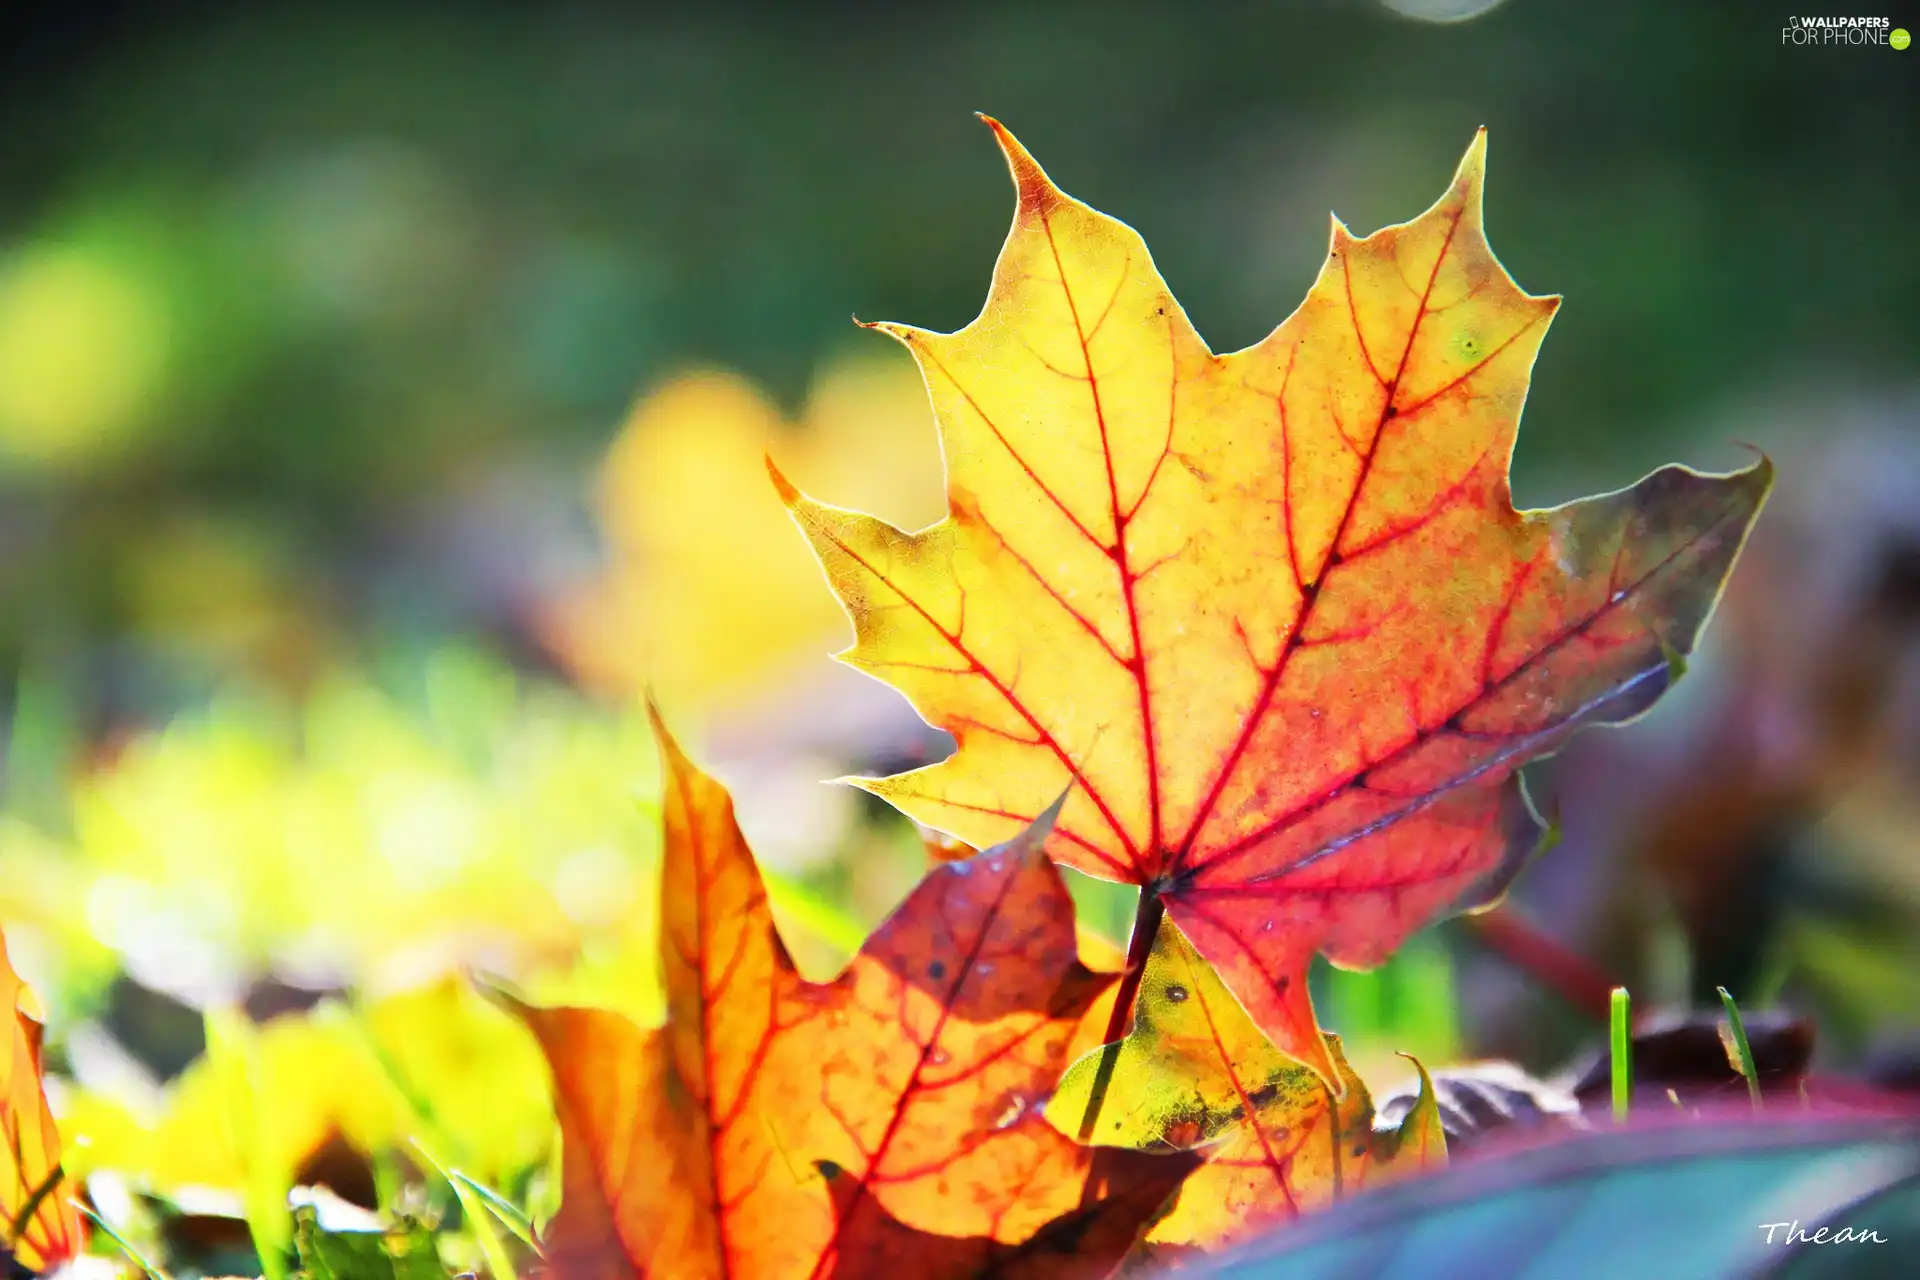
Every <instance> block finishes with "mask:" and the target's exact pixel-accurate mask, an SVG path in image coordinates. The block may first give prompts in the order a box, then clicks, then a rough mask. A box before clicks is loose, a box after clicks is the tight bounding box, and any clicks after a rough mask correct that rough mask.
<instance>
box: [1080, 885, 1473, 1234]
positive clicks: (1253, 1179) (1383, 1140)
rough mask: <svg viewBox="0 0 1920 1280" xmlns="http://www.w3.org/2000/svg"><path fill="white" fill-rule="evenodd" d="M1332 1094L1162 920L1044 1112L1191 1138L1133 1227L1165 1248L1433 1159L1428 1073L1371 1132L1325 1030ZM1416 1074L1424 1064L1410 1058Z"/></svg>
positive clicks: (1441, 1150) (1111, 1131)
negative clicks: (1158, 1213)
mask: <svg viewBox="0 0 1920 1280" xmlns="http://www.w3.org/2000/svg"><path fill="white" fill-rule="evenodd" d="M1327 1046H1328V1057H1329V1059H1330V1060H1331V1061H1332V1062H1333V1064H1334V1067H1335V1070H1336V1071H1337V1072H1338V1076H1339V1079H1340V1081H1341V1082H1342V1084H1343V1085H1344V1090H1343V1092H1342V1093H1341V1095H1340V1096H1338V1097H1336V1096H1335V1095H1334V1093H1333V1091H1331V1090H1329V1089H1328V1088H1327V1086H1326V1085H1325V1084H1324V1083H1323V1082H1322V1081H1321V1079H1320V1077H1319V1076H1318V1075H1317V1074H1316V1073H1315V1072H1314V1071H1313V1070H1312V1069H1310V1068H1308V1067H1304V1066H1302V1065H1301V1064H1300V1063H1298V1062H1296V1061H1294V1060H1293V1059H1292V1058H1290V1057H1288V1056H1287V1055H1285V1054H1283V1053H1281V1052H1280V1051H1279V1050H1278V1049H1276V1048H1274V1046H1273V1045H1272V1044H1271V1043H1270V1042H1268V1040H1267V1038H1266V1037H1265V1036H1263V1035H1262V1034H1261V1033H1260V1029H1259V1028H1258V1027H1256V1026H1255V1025H1254V1024H1253V1020H1252V1019H1251V1018H1250V1017H1248V1016H1247V1013H1246V1011H1245V1010H1244V1009H1242V1008H1241V1007H1240V1004H1239V1002H1238V1001H1236V1000H1235V999H1234V998H1233V995H1232V994H1231V993H1230V992H1229V991H1228V990H1227V989H1226V987H1225V986H1224V985H1223V984H1222V983H1221V981H1220V978H1219V976H1218V975H1217V974H1215V973H1214V971H1213V969H1212V968H1211V967H1210V966H1209V965H1208V964H1207V963H1206V961H1204V960H1202V959H1200V957H1199V956H1198V955H1197V954H1195V952H1194V950H1193V947H1192V945H1191V944H1190V943H1188V942H1187V940H1186V939H1185V938H1183V937H1182V936H1181V935H1180V931H1179V929H1178V928H1177V927H1176V926H1175V925H1174V924H1173V922H1172V921H1163V922H1162V923H1161V925H1160V931H1159V936H1158V937H1157V938H1155V940H1154V945H1153V950H1152V951H1151V952H1150V953H1149V954H1148V956H1147V961H1146V966H1145V973H1144V975H1143V977H1142V979H1141V983H1140V995H1139V1003H1138V1004H1137V1005H1136V1006H1135V1010H1134V1021H1133V1030H1132V1032H1131V1033H1130V1034H1129V1035H1128V1036H1127V1038H1126V1039H1125V1040H1122V1041H1120V1042H1118V1043H1117V1044H1112V1045H1106V1046H1103V1047H1102V1048H1100V1049H1096V1050H1095V1051H1093V1052H1092V1053H1089V1054H1087V1055H1086V1056H1085V1057H1083V1058H1081V1059H1080V1060H1079V1061H1078V1062H1076V1063H1074V1064H1073V1066H1072V1067H1070V1068H1069V1069H1068V1070H1067V1073H1066V1074H1065V1075H1064V1076H1063V1077H1061V1080H1060V1087H1059V1089H1058V1090H1057V1091H1056V1092H1055V1094H1054V1097H1053V1100H1052V1101H1051V1102H1050V1103H1049V1104H1048V1106H1047V1119H1048V1120H1049V1121H1051V1122H1052V1123H1053V1124H1054V1125H1055V1126H1056V1127H1057V1128H1059V1129H1060V1130H1062V1131H1063V1132H1065V1133H1068V1134H1072V1135H1074V1136H1075V1137H1077V1138H1078V1139H1079V1140H1080V1141H1083V1142H1091V1143H1096V1144H1099V1145H1101V1146H1111V1147H1123V1148H1130V1149H1135V1150H1141V1151H1166V1150H1178V1151H1186V1150H1199V1151H1202V1152H1204V1153H1205V1155H1206V1163H1205V1164H1203V1165H1201V1166H1200V1168H1198V1169H1197V1170H1195V1171H1194V1172H1193V1173H1192V1174H1191V1175H1190V1176H1189V1177H1188V1178H1187V1179H1186V1181H1185V1182H1184V1183H1183V1184H1182V1185H1181V1187H1180V1191H1179V1194H1178V1198H1177V1199H1176V1200H1175V1202H1174V1203H1173V1204H1172V1206H1171V1207H1170V1208H1169V1210H1168V1211H1167V1213H1166V1214H1165V1215H1164V1216H1163V1217H1161V1218H1160V1219H1159V1220H1158V1221H1156V1222H1155V1223H1154V1224H1153V1226H1152V1227H1151V1228H1150V1229H1149V1230H1148V1232H1147V1234H1146V1244H1147V1246H1148V1247H1149V1249H1150V1250H1157V1251H1158V1252H1159V1253H1160V1255H1161V1257H1160V1258H1159V1260H1160V1261H1163V1262H1164V1261H1166V1260H1168V1258H1167V1251H1168V1250H1169V1249H1172V1250H1174V1251H1175V1252H1176V1253H1177V1252H1178V1251H1182V1250H1188V1249H1201V1250H1208V1251H1211V1250H1214V1249H1217V1248H1219V1247H1220V1246H1221V1245H1223V1244H1227V1243H1231V1242H1232V1241H1234V1240H1237V1239H1240V1238H1243V1237H1245V1236H1246V1235H1248V1234H1250V1233H1252V1232H1255V1231H1258V1230H1259V1229H1261V1228H1262V1227H1265V1226H1268V1225H1271V1224H1273V1223H1275V1222H1280V1221H1284V1220H1287V1219H1291V1218H1295V1217H1298V1216H1300V1215H1301V1214H1304V1213H1310V1212H1312V1211H1313V1210H1315V1209H1318V1208H1321V1207H1322V1206H1324V1205H1326V1204H1329V1203H1331V1202H1332V1201H1334V1200H1336V1199H1338V1198H1340V1197H1341V1196H1343V1195H1346V1194H1350V1193H1352V1192H1353V1191H1356V1190H1358V1189H1359V1188H1361V1187H1362V1186H1364V1185H1366V1184H1367V1183H1368V1182H1369V1181H1377V1180H1379V1178H1380V1177H1381V1176H1382V1173H1383V1172H1384V1171H1388V1170H1390V1171H1391V1172H1392V1173H1393V1174H1395V1175H1398V1174H1400V1173H1404V1172H1408V1171H1418V1170H1420V1169H1424V1168H1429V1167H1438V1166H1439V1165H1442V1164H1444V1163H1445V1161H1446V1137H1445V1135H1444V1134H1443V1133H1442V1132H1441V1130H1440V1124H1439V1120H1440V1116H1439V1110H1438V1108H1437V1106H1436V1105H1435V1103H1434V1099H1433V1090H1432V1086H1431V1084H1426V1085H1425V1087H1424V1088H1423V1091H1422V1094H1421V1098H1420V1101H1419V1102H1417V1103H1416V1104H1415V1105H1414V1106H1413V1108H1412V1109H1411V1110H1410V1111H1409V1113H1408V1115H1407V1118H1406V1119H1405V1121H1404V1122H1403V1123H1402V1125H1401V1126H1400V1127H1399V1128H1397V1129H1391V1130H1385V1131H1381V1132H1376V1131H1375V1130H1374V1128H1373V1121H1374V1115H1373V1104H1372V1102H1371V1101H1370V1100H1369V1097H1368V1094H1367V1088H1366V1086H1365V1085H1364V1084H1363V1083H1362V1082H1361V1081H1360V1078H1359V1077H1358V1076H1357V1075H1355V1074H1354V1072H1353V1070H1352V1068H1351V1067H1349V1066H1348V1065H1347V1060H1346V1058H1345V1056H1344V1055H1343V1054H1342V1053H1341V1051H1340V1042H1339V1038H1338V1037H1337V1036H1328V1037H1327ZM1421 1078H1422V1080H1423V1081H1425V1078H1426V1072H1425V1070H1424V1069H1422V1071H1421Z"/></svg>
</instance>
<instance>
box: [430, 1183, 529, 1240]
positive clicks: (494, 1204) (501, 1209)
mask: <svg viewBox="0 0 1920 1280" xmlns="http://www.w3.org/2000/svg"><path fill="white" fill-rule="evenodd" d="M447 1177H448V1179H449V1180H451V1181H453V1182H455V1183H457V1184H459V1185H462V1186H465V1187H466V1188H467V1190H469V1191H471V1192H473V1194H474V1195H476V1196H478V1197H479V1198H480V1200H481V1202H482V1203H484V1204H485V1205H486V1206H487V1208H489V1209H491V1210H493V1215H494V1217H496V1218H498V1219H500V1225H501V1226H503V1227H505V1228H506V1229H507V1230H509V1231H511V1232H513V1234H514V1235H516V1236H518V1237H519V1239H520V1243H522V1244H524V1245H526V1246H527V1248H529V1249H532V1250H533V1251H534V1252H535V1253H539V1252H540V1241H539V1240H538V1239H537V1238H536V1237H535V1235H534V1231H533V1219H532V1218H529V1217H528V1216H527V1215H526V1214H524V1213H522V1212H520V1207H519V1206H518V1205H516V1204H514V1203H513V1201H511V1200H509V1199H507V1198H506V1197H505V1196H503V1195H501V1194H500V1193H499V1192H498V1191H495V1190H494V1189H493V1188H492V1187H489V1186H487V1185H486V1184H485V1183H481V1182H475V1181H474V1180H473V1179H472V1178H470V1177H468V1176H467V1175H466V1174H464V1173H462V1172H460V1170H458V1169H449V1170H447Z"/></svg>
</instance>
